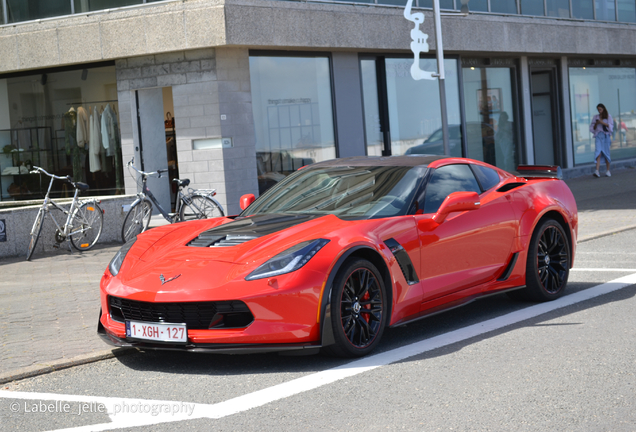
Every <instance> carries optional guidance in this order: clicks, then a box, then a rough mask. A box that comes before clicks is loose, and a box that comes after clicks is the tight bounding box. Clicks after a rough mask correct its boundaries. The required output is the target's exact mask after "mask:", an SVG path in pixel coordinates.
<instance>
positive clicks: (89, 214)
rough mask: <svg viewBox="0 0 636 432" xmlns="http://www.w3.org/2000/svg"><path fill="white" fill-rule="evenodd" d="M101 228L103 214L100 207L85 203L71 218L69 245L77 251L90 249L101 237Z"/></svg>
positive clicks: (92, 203)
mask: <svg viewBox="0 0 636 432" xmlns="http://www.w3.org/2000/svg"><path fill="white" fill-rule="evenodd" d="M103 226H104V212H103V211H102V209H101V207H100V206H99V205H97V203H95V202H85V203H84V204H82V205H81V206H79V208H78V209H77V210H75V212H74V213H73V217H72V218H71V230H70V234H69V237H70V239H71V244H72V245H73V247H74V248H75V249H77V250H78V251H86V250H89V249H91V248H92V247H93V246H95V243H97V240H99V236H100V235H102V228H103Z"/></svg>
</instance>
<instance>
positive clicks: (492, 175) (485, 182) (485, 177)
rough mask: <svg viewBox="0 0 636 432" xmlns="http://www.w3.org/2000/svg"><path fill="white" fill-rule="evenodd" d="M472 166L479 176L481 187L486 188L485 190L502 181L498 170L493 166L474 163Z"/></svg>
mask: <svg viewBox="0 0 636 432" xmlns="http://www.w3.org/2000/svg"><path fill="white" fill-rule="evenodd" d="M472 167H473V171H475V176H477V179H478V180H479V183H480V184H481V187H482V188H483V189H484V192H485V191H487V190H488V189H491V188H494V187H495V186H497V185H498V184H499V182H500V181H501V179H500V178H499V174H498V173H497V171H495V170H494V169H492V168H487V167H484V166H481V165H472Z"/></svg>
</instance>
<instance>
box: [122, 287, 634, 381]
mask: <svg viewBox="0 0 636 432" xmlns="http://www.w3.org/2000/svg"><path fill="white" fill-rule="evenodd" d="M573 285H575V287H573V288H574V289H571V290H569V291H568V294H572V293H574V292H577V291H581V290H584V289H587V288H591V287H593V286H596V285H598V284H594V283H589V284H587V283H577V284H573ZM635 295H636V285H633V286H630V287H627V288H624V289H620V290H618V291H615V292H612V293H609V294H606V295H602V296H599V297H595V298H593V299H590V300H586V301H583V302H581V303H576V304H574V305H571V306H568V307H565V308H562V309H557V310H555V311H551V312H549V313H546V314H543V315H540V316H538V317H534V318H531V319H528V320H525V321H522V322H519V323H517V324H513V325H510V326H507V327H505V328H502V329H498V330H494V331H492V332H489V333H486V334H484V335H480V336H478V337H474V338H471V339H468V340H466V341H462V342H458V343H455V344H452V345H449V346H445V347H441V348H438V349H435V350H432V351H428V352H425V353H422V354H420V355H416V356H413V357H410V358H408V359H406V360H402V361H401V362H411V361H419V360H423V359H428V358H435V357H440V356H445V355H447V354H451V353H453V352H456V351H459V350H462V349H463V348H465V347H467V346H470V345H472V344H475V343H478V342H480V341H483V340H487V339H490V338H493V337H496V336H499V335H501V334H505V333H508V332H511V331H514V330H517V329H521V328H525V327H533V326H561V325H581V323H578V322H568V323H550V322H549V321H551V320H554V319H558V318H561V317H565V316H568V315H571V314H574V313H577V312H581V311H584V310H587V309H591V308H595V307H598V306H602V305H605V304H609V303H612V302H619V301H623V300H626V299H628V298H631V297H634V296H635ZM534 304H536V303H528V302H520V301H515V300H512V299H510V298H509V297H508V296H506V295H505V294H501V295H496V296H492V297H488V298H484V299H481V300H478V301H475V302H473V303H471V304H469V305H466V306H464V307H463V308H459V309H454V310H451V311H447V312H445V313H441V314H438V315H434V316H431V317H429V318H426V319H422V320H420V321H416V322H414V323H411V324H408V325H404V326H399V327H396V328H387V329H386V331H385V332H384V335H383V337H382V342H381V344H380V346H379V347H378V349H377V350H376V351H374V353H373V354H379V353H381V352H385V351H389V350H392V349H399V348H401V347H404V346H406V345H409V344H412V343H417V342H420V341H422V340H425V339H428V338H432V337H435V336H438V335H440V334H444V333H446V332H450V331H453V330H457V329H460V328H464V327H467V326H470V325H473V324H478V323H480V322H484V321H486V320H489V319H492V318H496V317H499V316H502V315H505V314H508V313H512V312H515V311H519V310H521V309H525V308H526V307H529V306H532V305H534ZM373 354H371V355H373ZM117 360H118V361H119V362H120V363H121V364H122V365H124V366H125V367H128V368H130V369H133V370H136V371H144V372H146V371H153V372H162V373H168V374H183V375H202V376H224V375H227V376H234V375H254V374H256V375H259V374H276V373H313V372H320V371H323V370H326V369H329V368H333V367H337V366H341V365H344V364H347V363H350V362H351V361H352V360H353V359H342V358H334V357H329V356H326V355H312V356H283V355H278V354H276V353H268V354H244V355H224V354H211V353H192V352H174V351H145V352H140V351H136V352H135V351H133V352H130V353H128V354H127V355H121V356H117Z"/></svg>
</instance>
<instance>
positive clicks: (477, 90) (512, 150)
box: [462, 67, 519, 171]
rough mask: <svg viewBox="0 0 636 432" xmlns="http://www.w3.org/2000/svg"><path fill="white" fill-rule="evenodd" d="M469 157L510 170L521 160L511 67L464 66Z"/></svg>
mask: <svg viewBox="0 0 636 432" xmlns="http://www.w3.org/2000/svg"><path fill="white" fill-rule="evenodd" d="M462 76H463V80H464V100H465V110H466V145H467V149H468V157H469V158H472V159H477V160H481V161H484V162H487V163H489V164H491V165H495V166H497V167H499V168H502V169H504V170H507V171H511V170H514V169H515V168H516V166H517V164H518V163H519V160H518V153H517V133H516V125H515V123H514V119H515V109H516V108H515V105H514V101H513V91H512V78H511V76H512V69H510V68H478V67H474V68H464V69H463V74H462Z"/></svg>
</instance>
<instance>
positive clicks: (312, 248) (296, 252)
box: [245, 239, 329, 281]
mask: <svg viewBox="0 0 636 432" xmlns="http://www.w3.org/2000/svg"><path fill="white" fill-rule="evenodd" d="M327 243H329V240H325V239H318V240H310V241H306V242H303V243H299V244H297V245H296V246H294V247H292V248H289V249H287V250H286V251H285V252H281V253H279V254H278V255H276V256H275V257H273V258H271V259H269V260H268V261H267V262H266V263H265V264H263V265H261V266H259V267H258V268H257V269H256V270H254V271H253V272H252V273H250V274H249V275H248V276H247V277H246V278H245V280H248V281H250V280H256V279H263V278H267V277H272V276H278V275H282V274H285V273H291V272H293V271H296V270H298V269H299V268H301V267H302V266H304V265H305V264H307V263H308V262H309V260H310V259H311V258H312V257H313V256H314V255H316V253H317V252H318V251H319V250H320V249H322V248H323V246H324V245H326V244H327Z"/></svg>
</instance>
